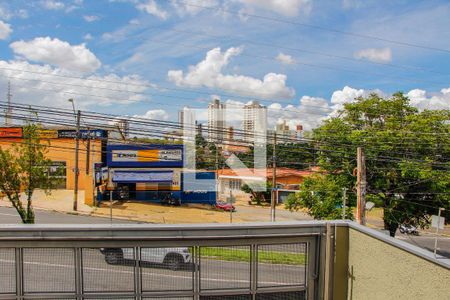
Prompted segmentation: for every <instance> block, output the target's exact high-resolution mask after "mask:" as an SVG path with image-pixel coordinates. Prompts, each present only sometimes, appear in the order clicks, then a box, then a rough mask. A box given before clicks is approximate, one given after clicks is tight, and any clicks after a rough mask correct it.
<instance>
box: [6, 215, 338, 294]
mask: <svg viewBox="0 0 450 300" xmlns="http://www.w3.org/2000/svg"><path fill="white" fill-rule="evenodd" d="M329 231H330V230H328V232H329ZM325 232H327V230H326V225H325V223H321V222H314V223H311V222H305V223H301V222H295V223H277V224H267V223H265V224H251V225H187V226H181V225H176V226H170V225H166V226H159V225H111V226H107V225H106V226H105V225H73V226H63V225H58V226H55V225H43V226H41V225H34V226H23V225H17V226H0V299H286V300H288V299H316V298H318V297H321V296H320V293H321V290H323V286H324V284H325V283H324V279H323V276H322V275H321V274H323V273H324V272H326V268H325V263H324V259H325V257H326V253H325V251H326V249H329V247H326V242H327V240H329V238H328V236H326V235H325ZM327 251H330V250H327ZM319 275H320V276H319Z"/></svg>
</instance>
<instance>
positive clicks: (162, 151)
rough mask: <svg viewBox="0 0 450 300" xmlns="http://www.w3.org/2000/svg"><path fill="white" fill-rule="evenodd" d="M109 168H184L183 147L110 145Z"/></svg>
mask: <svg viewBox="0 0 450 300" xmlns="http://www.w3.org/2000/svg"><path fill="white" fill-rule="evenodd" d="M107 161H108V166H109V167H182V166H183V146H182V145H142V146H134V145H133V146H132V145H108V148H107Z"/></svg>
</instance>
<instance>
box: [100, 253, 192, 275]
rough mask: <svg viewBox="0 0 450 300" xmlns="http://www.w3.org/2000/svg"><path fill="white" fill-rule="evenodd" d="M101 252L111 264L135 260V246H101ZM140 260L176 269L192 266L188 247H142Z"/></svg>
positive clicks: (144, 262)
mask: <svg viewBox="0 0 450 300" xmlns="http://www.w3.org/2000/svg"><path fill="white" fill-rule="evenodd" d="M100 252H101V253H102V254H103V255H104V256H105V261H106V262H107V263H108V264H111V265H120V264H126V263H127V262H129V261H134V260H135V256H134V251H133V248H100ZM140 262H141V263H143V264H144V265H145V264H149V265H153V266H160V267H164V268H168V269H170V270H174V271H175V270H179V269H183V268H187V267H190V266H192V257H191V253H190V252H189V249H188V248H141V259H140Z"/></svg>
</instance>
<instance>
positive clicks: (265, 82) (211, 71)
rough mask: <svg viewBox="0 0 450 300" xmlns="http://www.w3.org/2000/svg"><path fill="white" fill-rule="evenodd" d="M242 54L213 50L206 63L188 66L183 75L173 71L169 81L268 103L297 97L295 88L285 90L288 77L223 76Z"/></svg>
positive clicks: (273, 74) (233, 49)
mask: <svg viewBox="0 0 450 300" xmlns="http://www.w3.org/2000/svg"><path fill="white" fill-rule="evenodd" d="M241 52H242V48H229V49H228V50H226V51H225V52H224V53H222V52H221V50H220V48H214V49H212V50H210V51H208V53H207V54H206V57H205V59H204V60H202V61H201V62H199V63H198V64H197V65H195V66H189V71H188V72H187V73H186V74H184V72H183V71H182V70H170V71H169V72H168V79H169V80H170V81H172V82H174V83H175V84H176V85H178V86H191V87H200V86H204V87H208V88H218V89H222V90H226V91H232V92H236V93H241V94H245V95H248V96H250V97H251V96H255V97H264V98H268V99H279V98H291V97H293V96H294V95H295V91H294V90H293V89H292V88H289V87H287V86H286V80H287V76H286V75H284V74H275V73H267V74H266V75H265V76H264V78H263V79H262V80H261V79H257V78H253V77H249V76H244V75H237V74H231V75H228V74H223V73H222V71H223V68H224V67H226V66H227V65H228V64H229V62H230V59H231V58H232V57H233V56H237V55H239V54H240V53H241Z"/></svg>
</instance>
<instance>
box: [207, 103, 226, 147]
mask: <svg viewBox="0 0 450 300" xmlns="http://www.w3.org/2000/svg"><path fill="white" fill-rule="evenodd" d="M225 108H226V106H225V104H224V103H221V102H220V100H219V99H215V100H213V101H212V102H211V103H209V104H208V137H207V141H208V142H211V143H221V142H222V141H223V140H224V139H225V136H226V128H225V126H226V124H225Z"/></svg>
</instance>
